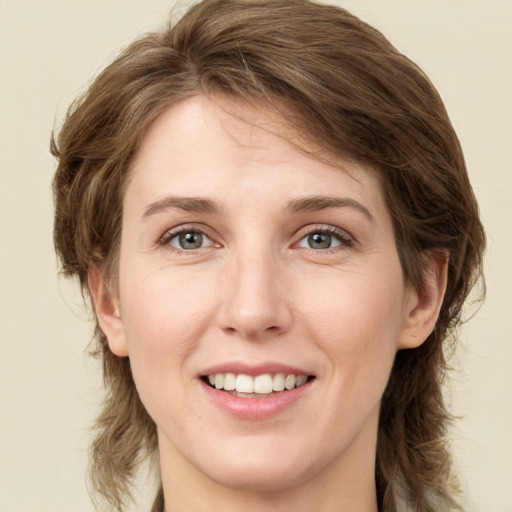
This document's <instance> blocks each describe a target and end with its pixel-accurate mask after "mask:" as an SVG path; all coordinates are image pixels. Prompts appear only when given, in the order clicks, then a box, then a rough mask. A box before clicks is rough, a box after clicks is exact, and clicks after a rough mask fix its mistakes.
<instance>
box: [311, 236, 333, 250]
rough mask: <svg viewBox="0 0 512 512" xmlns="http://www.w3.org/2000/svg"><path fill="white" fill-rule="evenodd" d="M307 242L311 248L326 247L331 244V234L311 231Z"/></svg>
mask: <svg viewBox="0 0 512 512" xmlns="http://www.w3.org/2000/svg"><path fill="white" fill-rule="evenodd" d="M308 242H309V246H310V247H311V248H312V249H328V248H329V247H330V246H331V235H326V234H325V233H313V234H311V235H309V237H308Z"/></svg>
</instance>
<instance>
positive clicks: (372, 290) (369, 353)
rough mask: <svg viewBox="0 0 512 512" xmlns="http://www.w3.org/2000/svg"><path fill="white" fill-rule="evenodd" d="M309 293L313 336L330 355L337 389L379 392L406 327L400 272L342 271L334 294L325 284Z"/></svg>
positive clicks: (306, 313) (307, 314) (307, 315)
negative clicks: (326, 289) (404, 323)
mask: <svg viewBox="0 0 512 512" xmlns="http://www.w3.org/2000/svg"><path fill="white" fill-rule="evenodd" d="M398 270H399V269H398ZM316 284H317V285H318V284H320V283H318V281H317V283H316ZM310 289H311V290H313V292H309V293H308V300H307V301H305V304H306V306H307V309H308V311H304V312H303V314H302V316H303V317H304V318H309V319H310V322H309V329H310V333H311V336H312V337H313V338H314V339H315V340H316V343H317V344H318V345H319V347H320V348H321V350H322V351H323V352H324V353H325V354H326V355H327V356H328V359H329V364H330V370H329V372H330V373H331V374H332V375H333V378H334V379H335V380H336V382H338V387H339V386H342V387H343V388H344V389H345V390H346V389H347V388H357V389H359V390H367V391H368V392H372V393H378V392H379V390H380V389H381V388H383V386H385V384H386V381H387V378H388V376H389V372H390V369H391V365H392V363H393V359H394V357H395V354H396V350H397V340H398V336H399V332H400V329H401V327H402V320H403V300H404V289H403V285H402V280H401V273H400V271H398V272H393V271H391V272H389V273H388V274H387V276H386V274H376V273H373V272H372V273H367V274H364V273H355V272H346V273H345V272H340V273H339V275H338V276H337V279H336V280H333V279H331V280H330V286H329V289H330V292H329V293H325V290H323V291H322V287H321V286H315V287H314V288H310ZM372 388H374V391H371V389H372Z"/></svg>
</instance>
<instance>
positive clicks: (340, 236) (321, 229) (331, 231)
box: [294, 225, 355, 254]
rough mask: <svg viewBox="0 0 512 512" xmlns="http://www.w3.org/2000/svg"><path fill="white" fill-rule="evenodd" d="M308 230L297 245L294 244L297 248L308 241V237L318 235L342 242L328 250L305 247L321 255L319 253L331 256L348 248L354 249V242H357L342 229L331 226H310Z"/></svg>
mask: <svg viewBox="0 0 512 512" xmlns="http://www.w3.org/2000/svg"><path fill="white" fill-rule="evenodd" d="M306 229H307V230H306V231H305V232H303V233H301V237H300V239H299V240H298V241H297V242H295V244H294V245H295V246H296V245H297V244H299V243H300V242H301V241H302V240H304V239H306V238H307V237H308V236H311V235H313V234H316V233H319V234H324V235H329V236H331V237H333V238H335V239H336V240H338V241H339V242H340V245H338V246H335V247H331V248H326V249H313V248H311V247H309V248H308V247H304V249H305V250H307V251H311V252H313V253H316V254H319V253H320V254H331V253H334V252H338V251H340V250H343V249H345V248H347V247H353V245H354V242H355V240H354V237H352V236H351V235H349V234H348V233H347V232H346V231H344V230H342V229H340V228H336V227H334V226H329V225H323V226H308V228H306Z"/></svg>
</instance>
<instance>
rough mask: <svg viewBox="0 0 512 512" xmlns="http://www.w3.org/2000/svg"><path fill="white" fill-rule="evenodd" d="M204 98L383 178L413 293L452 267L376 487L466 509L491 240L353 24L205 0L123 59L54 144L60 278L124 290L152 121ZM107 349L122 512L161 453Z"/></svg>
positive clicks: (385, 412) (423, 112)
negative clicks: (277, 120) (476, 306)
mask: <svg viewBox="0 0 512 512" xmlns="http://www.w3.org/2000/svg"><path fill="white" fill-rule="evenodd" d="M198 94H206V95H216V94H222V95H227V96H229V97H232V98H236V99H239V100H242V101H243V102H252V101H264V102H267V103H268V104H270V105H273V106H274V107H275V108H277V109H281V111H283V108H282V105H283V104H285V103H284V102H283V101H282V100H285V102H286V104H287V105H292V106H293V112H294V115H295V118H294V122H295V123H296V124H297V126H298V127H299V128H300V129H302V130H303V132H304V133H305V134H307V135H308V136H310V137H311V136H312V137H314V139H315V140H316V141H318V142H319V143H320V144H321V145H322V147H324V148H325V149H327V150H328V151H329V152H330V153H331V154H333V155H339V156H342V157H350V158H353V159H355V160H357V161H359V162H362V163H368V164H370V165H371V166H372V167H374V168H376V169H377V172H378V174H379V176H380V180H381V182H382V185H383V189H384V193H385V195H386V200H387V205H388V208H389V210H390V212H391V215H392V218H393V223H394V229H395V236H396V243H397V248H398V253H399V257H400V261H401V265H402V268H403V272H404V275H405V278H406V279H407V280H408V282H409V283H412V284H413V285H414V286H416V287H417V288H418V289H421V287H422V278H423V276H424V271H425V270H424V267H423V265H422V263H423V261H424V256H425V254H426V253H428V252H436V251H445V252H448V253H449V269H448V285H447V290H446V295H445V299H444V302H443V306H442V309H441V312H440V316H439V320H438V322H437V325H436V328H435V330H434V331H433V332H432V334H431V335H430V336H429V337H428V339H427V340H426V342H425V343H423V344H422V345H421V346H419V347H418V348H416V349H411V350H402V351H399V352H398V354H397V356H396V359H395V363H394V366H393V369H392V373H391V377H390V380H389V383H388V386H387V388H386V391H385V393H384V396H383V399H382V406H381V417H380V424H379V434H378V446H377V459H376V469H375V475H376V484H377V492H378V501H379V507H380V510H381V511H393V510H396V506H397V505H396V503H397V502H396V499H397V496H398V495H401V496H402V499H404V500H405V501H406V502H408V503H409V504H410V505H411V506H412V508H413V509H414V510H418V511H428V510H433V508H434V507H439V504H443V505H442V507H441V509H442V508H443V507H455V508H456V507H457V504H456V500H455V498H454V490H453V487H452V486H451V484H450V455H449V450H448V448H447V446H446V434H447V425H448V423H449V414H448V413H447V410H446V408H445V405H444V403H443V397H442V394H441V383H442V381H443V378H444V375H445V373H446V369H447V363H446V360H445V352H446V350H447V347H446V343H447V340H450V339H452V337H451V336H449V335H450V334H451V333H452V332H453V330H454V328H455V327H457V325H458V324H459V323H460V321H461V313H462V306H463V303H464V301H465V299H466V298H467V295H468V293H469V291H470V290H471V288H472V287H473V285H474V283H475V282H476V280H477V279H478V278H479V277H481V258H482V252H483V248H484V244H485V238H484V232H483V228H482V226H481V223H480V221H479V216H478V207H477V204H476V200H475V197H474V194H473V191H472V189H471V186H470V183H469V181H468V176H467V171H466V167H465V163H464V159H463V155H462V151H461V148H460V145H459V142H458V139H457V136H456V134H455V132H454V130H453V128H452V126H451V123H450V121H449V119H448V115H447V113H446V110H445V108H444V106H443V103H442V101H441V99H440V97H439V95H438V94H437V92H436V90H435V89H434V87H433V86H432V84H431V83H430V82H429V80H428V79H427V77H426V76H425V75H424V74H423V73H422V72H421V70H419V69H418V67H417V66H416V65H415V64H413V63H412V62H411V61H410V60H409V59H407V58H406V57H405V56H404V55H402V54H400V53H399V52H398V51H397V50H396V49H395V48H394V47H393V46H392V45H391V44H390V43H389V42H388V41H387V40H386V39H385V38H384V37H383V36H382V34H380V33H379V32H378V31H376V30H375V29H373V28H372V27H370V26H368V25H367V24H365V23H364V22H362V21H361V20H359V19H358V18H356V17H354V16H352V15H351V14H349V13H348V12H347V11H345V10H343V9H340V8H337V7H332V6H325V5H319V4H314V3H311V2H309V1H307V0H254V1H252V0H205V1H203V2H201V3H199V4H197V5H196V6H194V7H192V8H191V9H190V10H189V11H188V12H187V13H186V15H185V16H184V17H183V18H182V19H181V20H180V21H179V22H178V23H177V24H175V25H174V26H171V27H169V28H168V29H166V30H164V31H162V32H158V33H152V34H148V35H145V36H144V37H142V38H141V39H139V40H137V41H136V42H134V43H133V44H131V45H130V46H129V47H128V48H127V49H126V50H124V52H123V53H122V54H121V55H120V56H119V57H118V58H117V59H116V60H115V61H114V62H113V63H112V64H110V65H109V66H108V67H107V68H106V69H105V70H104V71H103V72H102V73H101V74H100V75H99V76H98V77H97V78H96V80H95V81H94V83H93V84H92V85H91V86H90V88H89V89H88V91H87V92H86V93H85V94H84V95H83V97H81V98H80V99H79V100H78V101H77V102H76V103H75V104H74V105H73V106H72V107H71V109H70V111H69V113H68V116H67V119H66V121H65V123H64V126H63V127H62V129H61V131H60V133H59V135H58V138H57V139H56V140H54V139H52V152H53V154H54V155H55V156H56V157H57V158H58V159H59V165H58V168H57V172H56V175H55V179H54V196H55V204H56V214H55V231H54V238H55V246H56V250H57V253H58V255H59V257H60V259H61V261H62V268H63V272H64V274H66V275H68V276H78V278H79V280H80V283H81V285H82V288H83V289H84V290H85V291H87V276H88V272H89V270H90V269H91V266H92V265H94V264H97V263H101V265H102V268H103V271H104V272H105V275H106V276H107V277H108V278H109V279H110V282H111V283H115V279H116V263H117V257H118V250H119V239H120V230H121V212H122V201H123V194H124V186H125V184H126V181H127V174H128V172H129V167H130V162H131V160H132V158H133V156H134V154H135V152H136V151H137V148H138V145H139V142H140V140H141V138H142V136H143V135H144V133H145V131H146V130H147V128H148V127H149V125H150V124H151V123H152V122H153V121H154V120H155V118H156V117H157V116H158V115H159V114H161V113H162V112H163V110H164V109H165V108H166V107H168V106H170V105H172V104H175V103H177V102H178V101H180V100H182V99H185V98H188V97H191V96H194V95H198ZM280 105H281V107H280ZM96 338H97V340H98V342H99V347H100V348H99V352H100V354H101V356H102V358H103V371H104V379H105V384H106V387H107V391H108V392H107V396H106V400H105V404H104V410H103V412H102V413H101V415H100V417H99V419H98V421H97V425H96V427H97V437H96V439H95V441H94V443H93V445H92V466H91V475H92V484H93V488H94V489H95V490H96V491H97V492H98V493H99V494H100V495H103V496H104V497H106V498H107V500H108V501H109V502H110V503H111V504H112V505H113V506H114V507H116V508H117V509H118V510H122V508H123V506H124V503H125V501H126V499H128V498H129V497H130V489H131V482H132V480H133V477H134V475H135V472H136V470H137V468H138V465H139V462H140V461H141V460H142V459H143V458H144V457H145V456H146V455H147V454H148V453H153V452H154V451H155V449H156V446H157V442H156V429H155V425H154V423H153V421H152V420H151V419H150V417H149V416H148V414H147V412H146V411H145V409H144V407H143V405H142V403H141V402H140V399H139V397H138V395H137V392H136V390H135V386H134V383H133V379H132V376H131V370H130V361H129V359H128V358H118V357H116V356H114V355H113V354H112V353H111V352H110V351H109V349H108V343H107V340H106V339H105V336H104V335H103V333H102V332H101V331H100V329H99V328H98V327H96ZM435 503H437V504H438V505H434V504H435ZM439 509H440V508H436V510H439Z"/></svg>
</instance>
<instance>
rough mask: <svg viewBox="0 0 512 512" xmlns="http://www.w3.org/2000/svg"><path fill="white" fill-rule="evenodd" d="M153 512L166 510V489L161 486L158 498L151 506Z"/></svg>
mask: <svg viewBox="0 0 512 512" xmlns="http://www.w3.org/2000/svg"><path fill="white" fill-rule="evenodd" d="M151 512H164V490H163V488H162V487H160V490H159V491H158V494H157V495H156V499H155V501H154V503H153V506H152V507H151Z"/></svg>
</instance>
